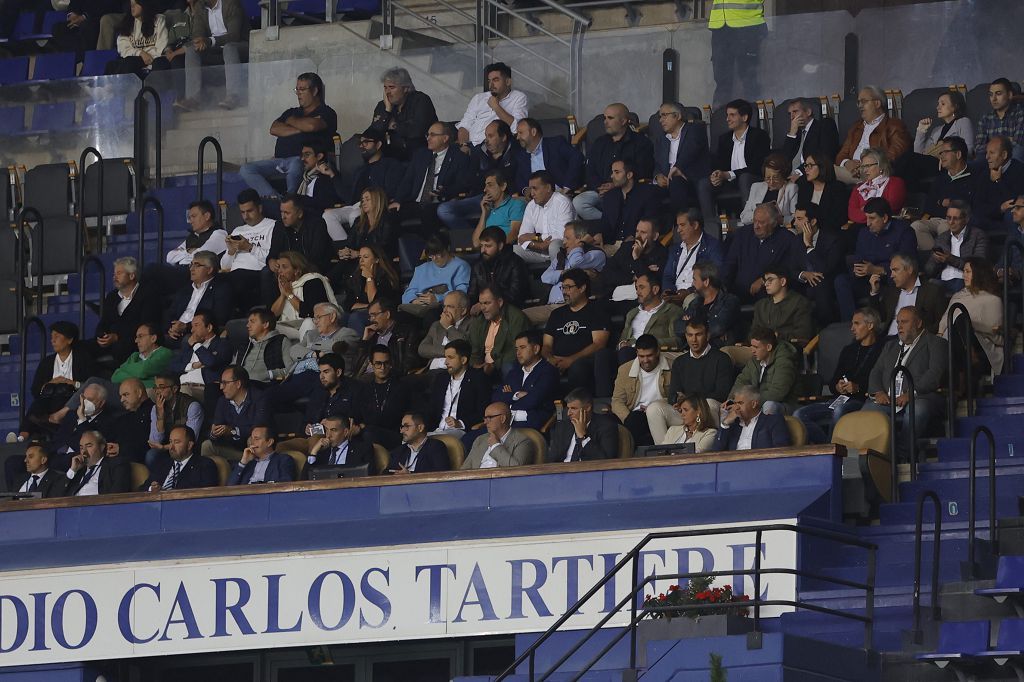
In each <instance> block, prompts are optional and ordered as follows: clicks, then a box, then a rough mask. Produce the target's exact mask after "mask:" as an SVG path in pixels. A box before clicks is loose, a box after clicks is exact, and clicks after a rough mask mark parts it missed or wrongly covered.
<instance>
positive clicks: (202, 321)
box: [167, 308, 231, 412]
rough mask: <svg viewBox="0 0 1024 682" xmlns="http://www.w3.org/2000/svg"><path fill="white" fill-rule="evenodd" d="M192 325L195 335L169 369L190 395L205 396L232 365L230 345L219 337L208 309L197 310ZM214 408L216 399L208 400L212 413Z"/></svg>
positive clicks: (179, 350) (179, 351)
mask: <svg viewBox="0 0 1024 682" xmlns="http://www.w3.org/2000/svg"><path fill="white" fill-rule="evenodd" d="M190 325H191V327H192V333H191V334H189V335H188V338H186V339H185V340H184V342H183V343H182V344H181V348H180V349H178V354H177V355H175V356H174V359H173V360H171V364H170V365H169V366H168V368H167V370H168V371H169V372H172V373H174V374H176V375H178V377H179V381H181V384H182V385H183V386H188V387H190V388H189V393H190V395H192V396H193V397H202V396H203V395H205V388H206V386H213V385H215V384H216V383H217V382H218V381H220V373H221V372H222V371H223V370H224V368H225V367H227V366H228V364H229V363H230V362H231V342H230V341H228V340H227V339H225V338H222V337H220V336H217V326H216V324H215V323H214V320H213V314H212V313H211V312H210V311H209V310H205V309H203V308H200V309H199V310H197V311H196V313H195V315H194V316H193V317H192V322H191V323H190ZM212 393H213V395H216V392H212ZM215 405H216V401H214V400H209V401H206V407H208V408H210V409H211V412H212V408H213V407H214V406H215Z"/></svg>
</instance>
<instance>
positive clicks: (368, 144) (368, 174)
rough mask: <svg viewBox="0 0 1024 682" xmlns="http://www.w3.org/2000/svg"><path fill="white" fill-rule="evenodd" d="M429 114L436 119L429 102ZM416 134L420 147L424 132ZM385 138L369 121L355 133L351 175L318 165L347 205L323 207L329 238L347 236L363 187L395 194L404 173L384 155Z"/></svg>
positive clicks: (389, 157)
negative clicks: (356, 160) (358, 162)
mask: <svg viewBox="0 0 1024 682" xmlns="http://www.w3.org/2000/svg"><path fill="white" fill-rule="evenodd" d="M415 94H416V95H420V94H422V93H418V92H417V93H415ZM424 97H426V95H424ZM427 100H428V101H429V100H430V98H429V97H427ZM430 116H431V121H433V120H434V119H436V118H437V115H436V114H434V107H433V105H431V106H430ZM429 125H430V124H429V123H427V124H424V126H423V129H424V131H426V129H427V127H428V126H429ZM390 134H391V136H392V138H391V139H392V140H395V139H396V138H395V137H394V133H393V132H392V133H390ZM418 137H419V139H418V140H417V143H418V146H423V145H424V144H425V139H424V134H423V133H421V134H420V135H419V136H418ZM385 141H386V139H385V133H384V131H383V130H378V129H376V128H374V127H373V124H371V127H369V128H367V129H366V130H365V131H363V132H362V133H361V134H360V135H359V156H360V157H361V158H362V159H363V165H362V166H361V167H360V168H359V170H357V171H356V172H355V175H354V177H352V178H348V177H345V176H343V175H342V174H341V173H339V172H338V171H337V170H335V168H334V167H333V166H332V165H331V164H330V163H324V162H321V163H320V165H319V166H318V170H319V172H320V173H321V174H322V175H325V176H327V177H326V178H325V179H326V180H329V181H330V182H331V183H332V184H333V185H334V192H335V194H336V195H337V197H338V202H337V203H347V204H349V205H348V206H342V207H340V208H334V207H333V206H334V205H333V204H332V205H331V206H328V207H327V208H326V210H324V222H326V223H327V232H328V234H330V235H331V239H333V240H335V241H344V239H345V238H347V236H348V233H347V229H348V228H349V227H351V226H352V224H354V223H355V222H356V219H357V218H359V201H360V199H361V198H362V196H363V191H364V190H367V189H369V188H370V187H380V188H382V189H383V190H384V193H385V194H386V195H387V196H389V197H395V196H398V186H399V184H400V183H401V182H402V176H403V175H405V164H403V163H402V162H401V161H399V160H398V159H396V158H392V157H391V156H386V155H385V153H386V152H385V149H386V148H385Z"/></svg>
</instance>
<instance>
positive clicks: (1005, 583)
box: [974, 556, 1024, 603]
mask: <svg viewBox="0 0 1024 682" xmlns="http://www.w3.org/2000/svg"><path fill="white" fill-rule="evenodd" d="M974 593H975V594H978V595H981V596H984V597H992V598H993V599H995V600H996V601H997V602H1000V603H1001V602H1004V601H1006V598H1007V597H1020V596H1021V595H1022V594H1024V556H1001V557H999V566H998V568H997V569H996V584H995V585H993V586H992V587H986V588H983V589H978V590H975V591H974Z"/></svg>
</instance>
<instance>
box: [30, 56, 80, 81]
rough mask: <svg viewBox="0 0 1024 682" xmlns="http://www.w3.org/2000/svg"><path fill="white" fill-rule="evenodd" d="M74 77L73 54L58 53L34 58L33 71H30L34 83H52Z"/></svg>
mask: <svg viewBox="0 0 1024 682" xmlns="http://www.w3.org/2000/svg"><path fill="white" fill-rule="evenodd" d="M74 77H75V54H74V53H73V52H58V53H56V54H41V55H37V56H36V65H35V69H33V71H32V80H34V81H52V80H60V79H62V78H74Z"/></svg>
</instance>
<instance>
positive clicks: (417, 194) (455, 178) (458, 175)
mask: <svg viewBox="0 0 1024 682" xmlns="http://www.w3.org/2000/svg"><path fill="white" fill-rule="evenodd" d="M454 140H455V131H454V129H453V128H452V126H451V125H450V124H448V123H443V122H441V121H437V122H436V123H434V124H433V125H431V126H430V130H429V131H428V132H427V147H426V149H417V150H416V151H415V152H413V154H412V157H411V158H410V160H409V164H408V166H406V169H405V175H404V176H403V177H402V183H401V184H400V185H399V188H398V195H397V196H396V197H392V201H391V203H390V204H388V208H389V209H391V210H393V211H398V217H399V219H401V220H405V219H416V220H419V222H420V234H421V235H423V236H427V235H430V234H433V233H434V232H435V231H436V230H437V229H438V228H440V227H441V222H440V220H438V217H437V209H438V206H439V205H440V203H441V202H443V201H448V200H450V199H456V198H458V197H459V195H460V194H465V193H468V192H472V191H473V190H474V189H475V184H476V175H475V174H474V173H473V168H472V166H471V165H470V160H469V156H468V155H467V154H462V153H460V152H459V150H458V149H457V148H455V147H454V146H452V142H453V141H454Z"/></svg>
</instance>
